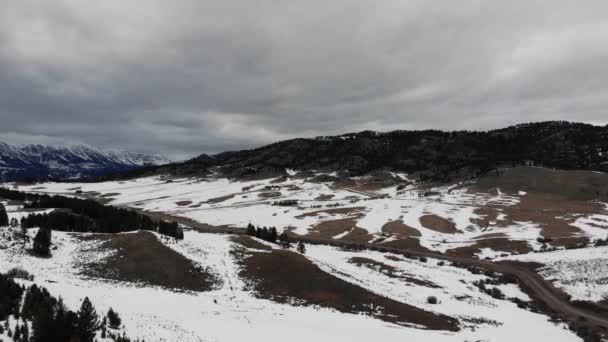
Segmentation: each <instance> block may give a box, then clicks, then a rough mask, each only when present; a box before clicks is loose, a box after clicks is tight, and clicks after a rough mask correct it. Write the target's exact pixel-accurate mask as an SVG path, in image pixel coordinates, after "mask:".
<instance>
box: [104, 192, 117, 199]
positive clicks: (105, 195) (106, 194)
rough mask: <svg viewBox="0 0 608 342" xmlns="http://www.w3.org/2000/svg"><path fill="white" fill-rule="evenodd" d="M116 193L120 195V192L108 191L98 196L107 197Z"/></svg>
mask: <svg viewBox="0 0 608 342" xmlns="http://www.w3.org/2000/svg"><path fill="white" fill-rule="evenodd" d="M118 195H120V192H108V193H105V194H103V195H100V196H101V197H105V198H107V197H114V196H118Z"/></svg>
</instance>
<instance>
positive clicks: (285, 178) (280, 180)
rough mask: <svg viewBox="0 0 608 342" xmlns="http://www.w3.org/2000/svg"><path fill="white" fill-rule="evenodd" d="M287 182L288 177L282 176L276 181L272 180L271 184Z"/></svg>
mask: <svg viewBox="0 0 608 342" xmlns="http://www.w3.org/2000/svg"><path fill="white" fill-rule="evenodd" d="M285 181H287V177H286V176H281V177H279V178H275V179H273V180H271V181H270V184H278V183H284V182H285Z"/></svg>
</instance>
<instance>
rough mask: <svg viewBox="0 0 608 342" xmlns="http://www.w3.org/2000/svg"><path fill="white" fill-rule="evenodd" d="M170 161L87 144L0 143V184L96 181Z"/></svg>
mask: <svg viewBox="0 0 608 342" xmlns="http://www.w3.org/2000/svg"><path fill="white" fill-rule="evenodd" d="M169 162H170V161H169V160H168V159H166V158H164V157H161V156H157V155H151V154H143V153H133V152H122V151H102V150H99V149H96V148H94V147H91V146H85V145H75V146H70V147H54V146H43V145H27V146H20V147H17V146H11V145H8V144H5V143H2V142H0V181H20V180H32V179H41V178H54V179H75V178H93V177H97V176H101V175H105V174H108V173H116V172H125V171H128V170H132V169H135V168H140V167H145V166H153V165H160V164H166V163H169Z"/></svg>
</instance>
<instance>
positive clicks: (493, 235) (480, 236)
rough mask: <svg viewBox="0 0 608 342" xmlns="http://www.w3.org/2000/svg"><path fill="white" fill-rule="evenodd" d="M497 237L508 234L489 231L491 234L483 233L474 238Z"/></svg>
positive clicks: (503, 236)
mask: <svg viewBox="0 0 608 342" xmlns="http://www.w3.org/2000/svg"><path fill="white" fill-rule="evenodd" d="M495 238H507V235H506V234H505V233H489V234H483V235H479V236H476V237H474V238H473V239H474V240H479V239H495Z"/></svg>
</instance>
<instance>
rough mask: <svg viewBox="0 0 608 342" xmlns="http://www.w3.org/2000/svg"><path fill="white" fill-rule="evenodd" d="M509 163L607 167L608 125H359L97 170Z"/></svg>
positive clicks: (432, 176) (441, 169) (250, 174)
mask: <svg viewBox="0 0 608 342" xmlns="http://www.w3.org/2000/svg"><path fill="white" fill-rule="evenodd" d="M515 165H537V166H545V167H552V168H558V169H585V170H595V171H604V172H608V126H594V125H589V124H583V123H572V122H565V121H548V122H539V123H528V124H520V125H515V126H510V127H507V128H503V129H497V130H491V131H453V132H444V131H438V130H423V131H393V132H386V133H380V132H373V131H363V132H359V133H349V134H344V135H339V136H330V137H317V138H310V139H291V140H285V141H281V142H277V143H274V144H270V145H267V146H263V147H260V148H256V149H251V150H243V151H235V152H223V153H220V154H216V155H213V156H209V155H206V154H203V155H200V156H198V157H196V158H193V159H191V160H188V161H185V162H180V163H174V164H169V165H162V166H156V167H148V168H142V169H137V170H133V171H129V172H126V173H123V174H120V175H111V176H109V177H104V178H105V179H117V178H131V177H141V176H146V175H154V174H173V175H178V176H198V175H201V176H202V175H206V174H209V173H214V174H222V175H224V176H227V177H230V178H268V177H277V176H281V175H285V174H287V171H288V170H289V169H293V170H298V171H324V172H334V171H338V176H340V175H344V176H356V175H361V174H365V173H369V172H373V171H376V170H390V171H401V172H407V173H409V174H411V175H413V176H414V177H417V178H418V179H420V180H430V181H453V180H458V179H468V178H472V177H476V176H478V175H480V174H481V173H485V172H488V171H491V170H493V169H495V168H497V167H504V166H515Z"/></svg>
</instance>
